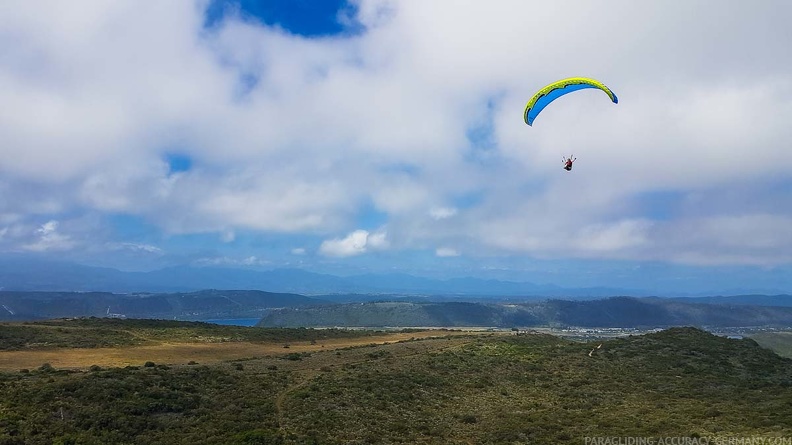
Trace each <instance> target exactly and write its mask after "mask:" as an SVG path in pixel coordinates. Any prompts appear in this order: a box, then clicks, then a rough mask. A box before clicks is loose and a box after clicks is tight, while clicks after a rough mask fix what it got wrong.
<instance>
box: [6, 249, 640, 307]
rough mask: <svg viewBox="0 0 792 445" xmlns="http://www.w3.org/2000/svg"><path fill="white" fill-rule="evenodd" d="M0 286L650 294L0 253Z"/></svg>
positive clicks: (468, 279) (111, 289)
mask: <svg viewBox="0 0 792 445" xmlns="http://www.w3.org/2000/svg"><path fill="white" fill-rule="evenodd" d="M0 289H3V290H17V291H82V292H97V291H99V292H193V291H198V290H201V289H243V290H266V291H269V292H288V293H300V294H307V295H317V294H358V295H363V294H372V295H376V294H394V293H402V294H407V295H454V296H483V297H500V296H521V297H525V296H541V297H564V298H567V297H573V298H595V297H606V296H612V295H633V296H649V295H651V293H650V292H648V291H641V290H634V289H632V290H631V289H620V288H607V287H592V288H577V289H571V288H562V287H558V286H554V285H538V284H534V283H530V282H514V281H501V280H487V279H479V278H472V277H462V278H453V279H448V280H438V279H431V278H424V277H416V276H413V275H408V274H366V275H357V276H348V277H339V276H334V275H328V274H321V273H314V272H309V271H305V270H301V269H274V270H253V269H240V268H231V267H192V266H178V267H170V268H165V269H159V270H154V271H150V272H124V271H120V270H116V269H111V268H102V267H91V266H84V265H79V264H74V263H68V262H58V261H44V260H35V261H34V260H30V259H26V258H10V259H9V258H0Z"/></svg>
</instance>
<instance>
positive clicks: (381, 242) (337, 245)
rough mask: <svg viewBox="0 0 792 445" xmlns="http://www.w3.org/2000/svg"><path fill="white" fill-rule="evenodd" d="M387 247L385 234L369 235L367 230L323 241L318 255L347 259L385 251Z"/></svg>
mask: <svg viewBox="0 0 792 445" xmlns="http://www.w3.org/2000/svg"><path fill="white" fill-rule="evenodd" d="M389 245H390V243H389V241H388V240H387V235H386V233H385V232H375V233H370V232H369V231H367V230H355V231H354V232H352V233H350V234H349V235H347V236H346V237H345V238H334V239H330V240H325V241H323V242H322V245H321V246H320V247H319V253H321V254H322V255H326V256H335V257H348V256H354V255H360V254H363V253H366V252H368V251H371V250H383V249H387V248H388V247H389Z"/></svg>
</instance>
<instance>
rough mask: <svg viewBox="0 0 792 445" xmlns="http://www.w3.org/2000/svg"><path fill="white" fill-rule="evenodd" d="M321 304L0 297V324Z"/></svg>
mask: <svg viewBox="0 0 792 445" xmlns="http://www.w3.org/2000/svg"><path fill="white" fill-rule="evenodd" d="M321 303H323V300H320V299H316V298H310V297H306V296H303V295H297V294H286V293H273V292H262V291H252V290H223V291H221V290H203V291H199V292H190V293H170V294H148V293H138V294H113V293H108V292H15V291H0V321H3V320H36V319H42V318H62V317H90V316H96V317H100V316H108V315H110V316H123V317H129V318H193V319H198V318H201V317H205V318H233V317H239V318H241V317H251V318H255V317H258V316H261V314H262V311H263V310H265V309H267V308H271V307H289V306H300V305H307V304H314V305H315V304H321Z"/></svg>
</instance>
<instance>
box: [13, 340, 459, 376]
mask: <svg viewBox="0 0 792 445" xmlns="http://www.w3.org/2000/svg"><path fill="white" fill-rule="evenodd" d="M469 334H471V332H459V331H456V332H449V331H432V330H427V331H420V332H396V333H391V334H382V335H376V336H371V337H359V338H348V339H344V338H339V339H327V340H322V341H318V342H316V344H311V343H310V341H300V342H288V344H289V348H284V342H267V343H263V342H257V343H251V342H224V343H187V342H178V343H177V342H167V343H160V344H156V345H145V346H124V347H114V348H86V349H81V348H61V349H47V350H31V351H0V370H2V371H18V370H20V369H35V368H38V367H39V366H41V365H42V364H44V363H49V364H50V365H52V366H53V367H55V368H58V369H82V368H88V367H90V366H91V365H99V366H101V367H119V366H128V365H133V366H142V365H143V364H144V363H145V362H147V361H152V362H154V363H157V364H170V365H178V364H187V363H188V362H190V361H195V362H197V363H201V364H208V363H216V362H221V361H225V360H234V359H241V358H253V357H261V356H265V355H275V354H288V353H295V352H297V353H300V352H314V351H322V350H333V349H339V348H346V347H350V346H362V345H368V344H372V343H375V344H383V343H390V342H396V341H402V340H409V339H411V338H416V339H419V338H429V337H448V336H457V335H469Z"/></svg>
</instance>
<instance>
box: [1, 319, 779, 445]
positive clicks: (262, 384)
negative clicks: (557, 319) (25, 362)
mask: <svg viewBox="0 0 792 445" xmlns="http://www.w3.org/2000/svg"><path fill="white" fill-rule="evenodd" d="M128 328H129V329H131V331H132V332H137V330H136V329H137V328H136V327H135V326H134V325H129V326H128ZM173 328H179V327H178V326H160V327H159V328H156V329H160V333H159V336H160V337H162V338H166V337H167V335H168V332H170V331H169V329H173ZM147 329H151V327H149V328H147ZM248 329H249V330H251V332H252V330H255V329H256V328H248ZM272 332H275V331H272ZM286 332H288V331H284V334H285V335H286ZM292 332H293V331H292ZM591 349H592V345H591V344H585V343H576V342H571V341H567V340H563V339H560V338H556V337H553V336H549V335H538V334H537V335H523V336H504V335H490V336H481V335H479V336H475V337H473V336H471V337H453V338H451V337H447V338H436V339H424V340H412V341H400V342H396V343H390V344H379V345H374V344H372V345H369V346H362V347H354V348H343V349H335V350H333V349H325V350H316V351H315V352H311V353H302V354H294V353H291V352H289V351H284V352H283V353H280V354H272V355H268V356H258V357H247V358H246V359H244V360H236V361H231V362H225V363H218V364H212V365H203V364H192V365H173V364H169V363H167V362H164V363H153V362H149V363H146V364H145V365H144V366H128V367H126V368H107V369H102V368H100V367H98V366H94V367H91V368H90V369H79V370H58V369H55V368H53V367H52V366H49V365H42V366H41V367H40V368H39V369H34V370H32V371H29V372H13V373H0V406H1V407H3V408H2V417H0V443H6V444H16V443H19V444H22V443H24V444H31V445H37V444H51V443H81V444H104V443H118V444H121V443H135V444H140V445H146V444H176V443H190V444H195V445H199V444H240V445H241V444H264V443H266V444H284V445H285V444H289V445H291V444H295V445H296V444H308V443H322V444H354V443H359V444H363V443H376V444H380V443H382V444H384V443H405V444H406V443H426V444H463V443H481V444H501V443H505V444H511V443H553V444H561V445H563V444H580V443H583V442H584V439H585V438H586V437H655V438H656V437H688V438H690V437H702V438H715V437H718V438H733V437H778V436H782V437H788V436H790V435H792V426H790V423H789V419H790V418H792V405H791V404H790V403H789V400H792V360H789V359H784V358H781V357H779V356H777V355H775V354H774V353H772V352H770V351H768V350H766V349H763V348H761V347H759V346H758V345H757V344H756V343H755V342H754V341H752V340H730V339H726V338H721V337H717V336H714V335H711V334H708V333H706V332H703V331H700V330H697V329H692V328H674V329H670V330H667V331H663V332H659V333H656V334H649V335H645V336H634V337H630V338H624V339H617V340H610V341H605V342H603V343H602V347H601V348H599V349H595V351H596V352H595V353H593V354H592V355H591V356H590V355H589V353H588V352H589V351H590V350H591ZM0 354H3V352H0ZM141 365H143V364H142V363H141ZM709 443H714V442H713V441H710V442H709Z"/></svg>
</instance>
